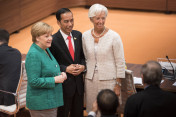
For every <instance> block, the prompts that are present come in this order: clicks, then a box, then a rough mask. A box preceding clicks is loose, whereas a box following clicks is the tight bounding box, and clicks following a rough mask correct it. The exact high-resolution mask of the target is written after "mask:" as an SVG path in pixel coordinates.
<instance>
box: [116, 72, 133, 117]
mask: <svg viewBox="0 0 176 117" xmlns="http://www.w3.org/2000/svg"><path fill="white" fill-rule="evenodd" d="M121 84H122V86H121V94H122V104H121V105H120V106H119V108H118V109H117V112H118V114H119V115H121V114H123V113H124V109H125V104H126V101H127V99H128V97H130V96H131V95H133V94H135V93H136V88H135V85H134V82H133V72H132V71H131V70H125V78H124V79H121Z"/></svg>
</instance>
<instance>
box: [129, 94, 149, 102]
mask: <svg viewBox="0 0 176 117" xmlns="http://www.w3.org/2000/svg"><path fill="white" fill-rule="evenodd" d="M145 97H146V96H145V92H144V91H140V92H138V93H136V94H133V95H131V96H130V97H129V98H128V100H127V101H128V102H130V103H131V102H139V101H140V100H143V98H145Z"/></svg>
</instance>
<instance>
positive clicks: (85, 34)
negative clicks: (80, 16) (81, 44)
mask: <svg viewBox="0 0 176 117" xmlns="http://www.w3.org/2000/svg"><path fill="white" fill-rule="evenodd" d="M91 30H92V29H90V30H87V31H85V32H84V33H83V38H87V37H90V36H91Z"/></svg>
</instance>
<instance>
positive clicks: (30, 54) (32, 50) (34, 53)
mask: <svg viewBox="0 0 176 117" xmlns="http://www.w3.org/2000/svg"><path fill="white" fill-rule="evenodd" d="M39 53H40V52H39V51H38V49H37V48H36V47H35V45H34V44H32V45H31V47H30V49H29V51H28V53H27V55H26V59H29V58H31V57H32V58H33V57H34V58H36V57H38V56H40V54H39Z"/></svg>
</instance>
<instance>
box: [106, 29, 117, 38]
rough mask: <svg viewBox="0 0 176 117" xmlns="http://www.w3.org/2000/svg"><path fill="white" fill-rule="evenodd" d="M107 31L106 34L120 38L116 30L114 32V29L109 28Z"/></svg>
mask: <svg viewBox="0 0 176 117" xmlns="http://www.w3.org/2000/svg"><path fill="white" fill-rule="evenodd" d="M107 33H108V35H109V36H111V37H114V38H120V35H119V34H118V33H117V32H115V31H113V30H111V29H109V31H108V32H107Z"/></svg>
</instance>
